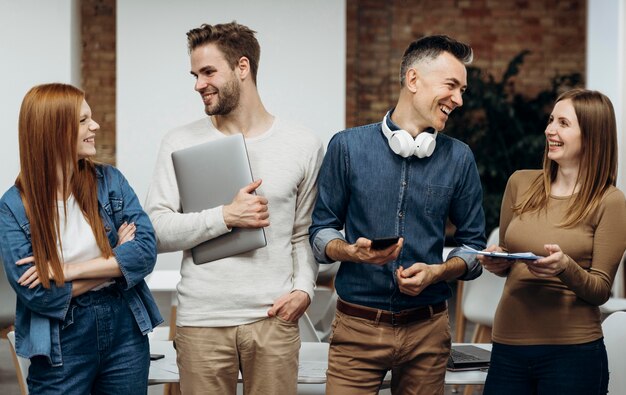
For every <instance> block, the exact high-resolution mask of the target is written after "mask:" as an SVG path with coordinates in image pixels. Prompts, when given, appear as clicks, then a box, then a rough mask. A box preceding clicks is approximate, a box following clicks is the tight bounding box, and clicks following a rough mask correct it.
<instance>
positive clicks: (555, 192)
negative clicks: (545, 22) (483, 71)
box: [479, 89, 626, 395]
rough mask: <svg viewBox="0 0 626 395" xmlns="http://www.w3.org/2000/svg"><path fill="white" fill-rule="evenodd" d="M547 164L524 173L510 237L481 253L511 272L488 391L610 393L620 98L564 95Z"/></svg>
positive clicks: (624, 206)
mask: <svg viewBox="0 0 626 395" xmlns="http://www.w3.org/2000/svg"><path fill="white" fill-rule="evenodd" d="M545 135H546V147H545V151H544V160H543V170H522V171H517V172H515V173H514V174H513V175H512V176H511V178H510V179H509V182H508V184H507V187H506V191H505V194H504V199H503V201H502V209H501V213H500V245H499V246H495V245H494V246H489V247H488V248H487V251H507V252H526V251H530V252H533V253H534V254H536V255H539V256H543V257H544V258H541V259H538V260H535V261H530V260H526V261H521V260H518V261H512V260H506V259H500V258H489V257H484V256H482V257H480V258H479V260H480V261H481V263H482V265H483V267H484V268H485V269H487V270H489V271H490V272H493V273H495V274H497V275H500V276H506V277H507V280H506V285H505V287H504V291H503V293H502V298H501V300H500V304H499V305H498V309H497V311H496V316H495V320H494V326H493V352H492V355H491V366H490V368H489V374H488V376H487V382H486V384H485V391H484V393H485V394H508V395H515V394H524V395H526V394H538V395H540V394H546V395H548V394H549V395H554V394H568V395H574V394H581V395H583V394H584V395H593V394H606V393H607V386H608V379H609V377H608V371H609V368H608V366H607V354H606V349H605V347H604V342H603V336H602V327H601V325H600V324H601V320H600V311H599V308H598V306H600V305H601V304H603V303H604V302H606V300H607V299H608V298H609V296H610V293H611V286H612V283H613V278H614V277H615V273H616V271H617V268H618V265H619V262H620V258H621V257H622V254H623V252H624V249H625V248H626V238H625V237H624V230H626V200H625V199H624V194H623V193H622V192H621V191H620V190H618V189H617V188H616V187H615V181H616V178H617V128H616V121H615V113H614V110H613V106H612V104H611V101H610V100H609V99H608V98H607V97H606V96H605V95H603V94H602V93H599V92H595V91H589V90H582V89H574V90H571V91H568V92H566V93H564V94H562V95H561V96H560V97H559V98H558V99H557V101H556V104H555V106H554V109H553V111H552V114H551V115H550V120H549V122H548V125H547V127H546V130H545Z"/></svg>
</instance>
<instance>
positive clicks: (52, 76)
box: [0, 0, 80, 194]
mask: <svg viewBox="0 0 626 395" xmlns="http://www.w3.org/2000/svg"><path fill="white" fill-rule="evenodd" d="M76 10H77V2H76V0H52V1H39V0H20V1H14V0H0V57H1V59H2V60H1V61H0V87H1V89H0V131H1V133H2V140H1V143H0V158H2V166H0V194H2V193H4V191H5V190H7V189H8V188H9V187H10V186H11V185H12V184H13V182H14V181H15V177H16V176H17V173H18V171H19V147H18V141H17V120H18V116H19V111H20V105H21V103H22V99H23V98H24V95H25V94H26V92H27V91H28V90H29V89H30V88H32V87H33V86H34V85H37V84H41V83H47V82H64V83H70V84H74V85H78V84H79V83H80V74H79V73H80V45H79V42H78V41H77V40H76V37H77V36H76V34H75V33H76V32H77V31H78V29H79V27H78V26H79V20H78V18H77V15H78V13H77V12H76Z"/></svg>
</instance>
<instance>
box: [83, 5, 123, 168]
mask: <svg viewBox="0 0 626 395" xmlns="http://www.w3.org/2000/svg"><path fill="white" fill-rule="evenodd" d="M80 4H81V5H80V7H81V13H80V14H81V35H82V47H83V48H82V89H83V90H84V91H85V94H86V99H87V102H88V103H89V106H90V107H91V111H92V113H93V117H94V119H95V120H96V122H98V123H99V124H100V132H99V133H98V135H97V137H96V150H97V156H96V159H97V160H98V161H101V162H106V163H111V164H115V81H116V75H115V72H116V68H115V28H116V25H115V9H116V8H115V4H116V3H115V0H81V1H80Z"/></svg>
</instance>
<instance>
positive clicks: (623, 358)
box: [602, 311, 626, 394]
mask: <svg viewBox="0 0 626 395" xmlns="http://www.w3.org/2000/svg"><path fill="white" fill-rule="evenodd" d="M624 328H626V312H624V311H618V312H615V313H613V314H611V315H609V316H608V317H607V318H606V319H605V320H604V322H602V332H604V344H605V345H606V351H607V354H608V356H609V393H610V394H624V393H625V392H626V375H625V374H624V372H626V330H624Z"/></svg>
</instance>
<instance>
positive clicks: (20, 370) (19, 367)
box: [7, 331, 30, 395]
mask: <svg viewBox="0 0 626 395" xmlns="http://www.w3.org/2000/svg"><path fill="white" fill-rule="evenodd" d="M7 339H9V349H10V350H11V356H12V357H13V364H14V365H15V373H16V374H17V382H18V383H19V385H20V392H21V393H22V395H28V386H27V385H26V377H28V367H29V366H30V360H29V359H26V358H22V357H20V356H19V355H17V353H16V352H15V332H14V331H10V332H9V333H7Z"/></svg>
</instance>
